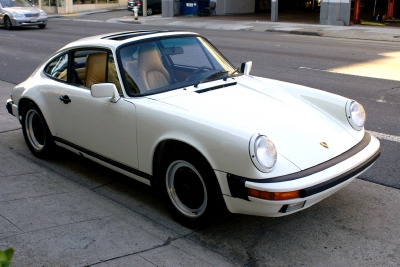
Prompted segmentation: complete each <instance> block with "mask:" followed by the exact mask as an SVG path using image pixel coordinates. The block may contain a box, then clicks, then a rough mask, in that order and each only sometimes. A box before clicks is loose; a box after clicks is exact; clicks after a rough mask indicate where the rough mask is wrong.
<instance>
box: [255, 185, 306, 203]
mask: <svg viewBox="0 0 400 267" xmlns="http://www.w3.org/2000/svg"><path fill="white" fill-rule="evenodd" d="M247 194H248V195H249V196H251V197H256V198H261V199H266V200H286V199H293V198H298V197H300V190H297V191H290V192H266V191H259V190H256V189H253V188H247Z"/></svg>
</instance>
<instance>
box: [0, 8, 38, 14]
mask: <svg viewBox="0 0 400 267" xmlns="http://www.w3.org/2000/svg"><path fill="white" fill-rule="evenodd" d="M4 10H6V11H8V12H10V13H12V12H16V13H22V14H31V13H34V14H39V13H40V10H39V9H37V8H36V7H17V6H16V7H7V8H4Z"/></svg>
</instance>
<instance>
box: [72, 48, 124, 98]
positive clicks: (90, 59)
mask: <svg viewBox="0 0 400 267" xmlns="http://www.w3.org/2000/svg"><path fill="white" fill-rule="evenodd" d="M73 59H74V69H73V71H74V75H73V80H72V82H73V83H74V84H76V85H80V86H83V87H85V88H90V86H92V84H96V83H105V82H110V83H114V84H115V86H116V87H117V90H118V92H119V93H120V94H122V89H121V84H120V82H119V79H118V73H117V69H116V67H115V62H114V58H113V55H112V53H111V52H107V51H104V50H79V51H76V52H75V53H74V58H73Z"/></svg>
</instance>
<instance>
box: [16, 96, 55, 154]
mask: <svg viewBox="0 0 400 267" xmlns="http://www.w3.org/2000/svg"><path fill="white" fill-rule="evenodd" d="M30 110H34V111H35V112H36V113H37V115H38V116H39V118H40V120H41V121H42V123H43V126H44V133H45V138H44V144H43V148H42V149H40V150H38V149H36V148H35V147H34V146H33V145H32V144H31V142H30V140H29V137H28V134H27V129H26V119H27V118H26V115H27V114H28V112H29V111H30ZM22 132H23V135H24V139H25V142H26V144H27V146H28V148H29V150H30V151H31V152H32V153H33V154H34V155H35V156H37V157H45V156H48V155H49V154H50V153H51V152H52V149H53V148H54V142H53V139H52V135H51V133H50V130H49V128H48V126H47V123H46V120H45V119H44V117H43V114H42V112H41V111H40V109H39V108H38V107H37V106H36V105H35V104H33V103H29V104H27V105H26V106H25V108H24V109H23V111H22Z"/></svg>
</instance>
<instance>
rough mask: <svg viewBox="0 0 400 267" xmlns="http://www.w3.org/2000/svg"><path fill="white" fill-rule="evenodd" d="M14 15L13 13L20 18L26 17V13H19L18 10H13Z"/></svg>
mask: <svg viewBox="0 0 400 267" xmlns="http://www.w3.org/2000/svg"><path fill="white" fill-rule="evenodd" d="M12 15H13V17H14V18H16V19H18V18H24V17H25V15H24V14H22V13H17V12H13V13H12Z"/></svg>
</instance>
